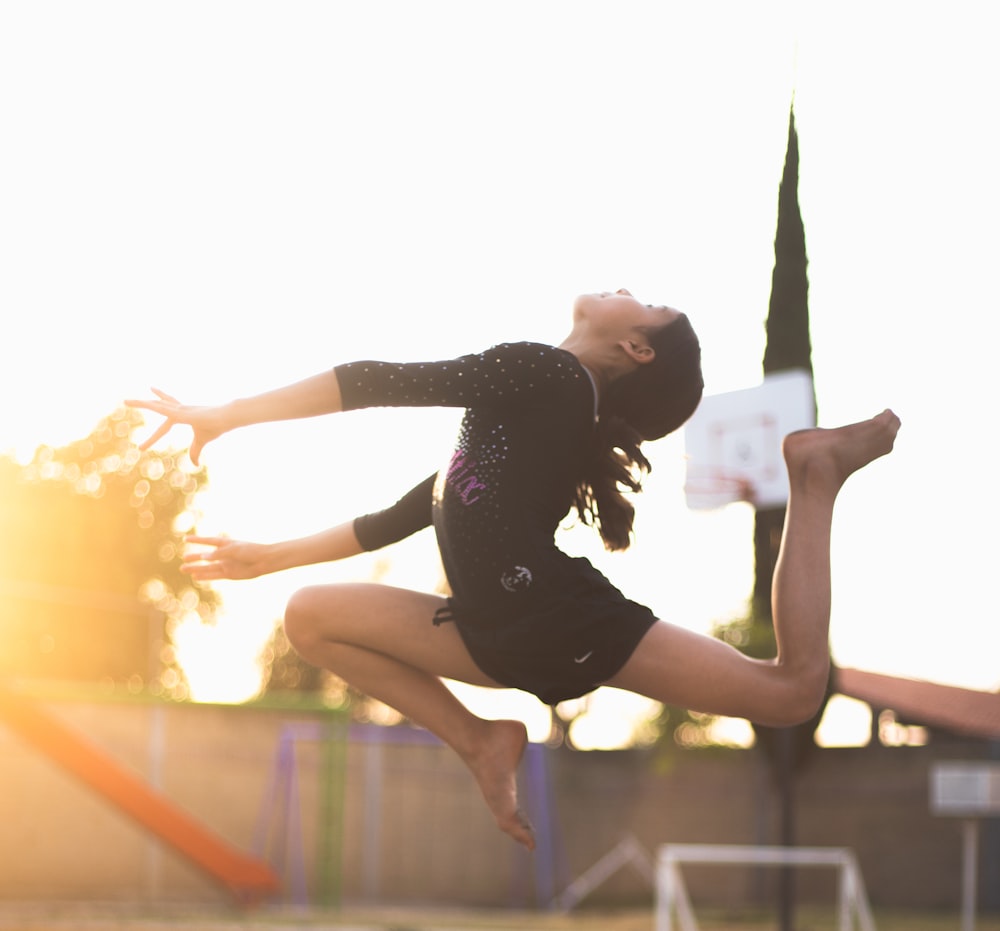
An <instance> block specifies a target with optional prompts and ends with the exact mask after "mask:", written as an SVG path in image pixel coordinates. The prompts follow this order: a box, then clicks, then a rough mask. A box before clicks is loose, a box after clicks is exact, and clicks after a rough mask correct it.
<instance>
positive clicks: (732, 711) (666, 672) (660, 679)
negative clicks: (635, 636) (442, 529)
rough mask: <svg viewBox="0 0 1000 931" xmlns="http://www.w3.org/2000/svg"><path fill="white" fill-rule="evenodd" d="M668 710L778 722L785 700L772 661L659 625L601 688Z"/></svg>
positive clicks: (657, 623)
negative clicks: (644, 698) (643, 698)
mask: <svg viewBox="0 0 1000 931" xmlns="http://www.w3.org/2000/svg"><path fill="white" fill-rule="evenodd" d="M604 684H605V685H609V686H612V687H614V688H620V689H626V690H628V691H630V692H637V693H638V694H640V695H645V696H647V697H648V698H652V699H654V700H656V701H660V702H663V703H664V704H667V705H675V706H678V707H682V708H688V709H690V710H692V711H702V712H707V713H710V714H719V715H726V716H729V717H740V718H749V719H750V720H754V721H758V722H761V723H768V722H769V721H772V720H776V718H777V717H780V716H781V714H782V707H783V705H784V704H785V702H786V700H787V698H788V695H787V694H786V693H787V691H788V690H787V688H786V685H785V682H784V679H783V677H782V676H781V675H780V674H779V671H778V669H777V667H776V666H775V664H774V662H773V661H769V660H758V659H752V658H751V657H748V656H745V655H744V654H742V653H740V652H739V650H736V649H735V648H733V647H732V646H730V645H729V644H728V643H723V642H722V641H721V640H716V639H715V638H714V637H709V636H706V635H704V634H698V633H695V632H693V631H690V630H686V629H685V628H683V627H678V626H676V625H674V624H669V623H667V622H666V621H657V622H656V624H654V625H653V626H652V627H651V628H650V630H649V632H648V633H647V634H646V636H645V637H643V639H642V640H641V641H640V642H639V645H638V647H636V649H635V651H634V652H633V654H632V656H631V657H630V658H629V659H628V661H627V662H626V663H625V665H624V666H623V667H622V668H621V669H620V670H619V671H618V673H617V674H616V675H615V676H613V677H612V678H611V679H609V680H608V681H607V682H605V683H604Z"/></svg>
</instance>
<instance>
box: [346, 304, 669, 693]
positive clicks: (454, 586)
mask: <svg viewBox="0 0 1000 931" xmlns="http://www.w3.org/2000/svg"><path fill="white" fill-rule="evenodd" d="M685 323H686V321H684V320H679V321H678V322H677V323H675V324H673V325H674V326H676V327H677V330H678V332H681V331H682V330H684V327H685ZM685 332H687V331H686V330H685ZM336 373H337V378H338V381H339V382H340V386H341V396H342V401H343V407H344V409H345V410H351V409H355V408H360V407H372V406H381V405H391V406H408V405H428V404H432V405H436V406H440V405H445V406H457V407H464V408H466V414H465V417H464V419H463V421H462V426H461V430H460V433H459V436H458V440H457V443H456V446H455V449H454V452H453V453H452V455H451V459H450V461H449V462H448V463H447V464H446V466H445V467H444V468H442V470H441V472H440V473H439V475H438V478H437V483H436V485H435V487H434V492H433V508H432V509H431V508H425V509H423V510H424V511H425V513H426V515H427V516H428V517H431V516H432V517H433V522H434V527H435V531H436V534H437V541H438V547H439V550H440V552H441V557H442V561H443V563H444V568H445V573H446V575H447V578H448V582H449V584H450V586H451V591H452V598H451V599H450V600H449V605H448V607H447V608H443V609H441V610H440V611H439V612H438V613H437V617H436V620H437V621H438V622H440V621H441V620H442V619H444V618H447V619H448V620H454V621H455V623H456V624H457V625H458V630H459V632H460V633H461V634H462V639H463V640H464V641H465V645H466V647H468V650H469V653H470V654H471V655H472V658H473V659H474V660H475V662H476V664H477V665H478V666H479V668H480V669H482V670H483V672H485V673H487V674H488V675H489V676H490V677H491V678H493V679H495V680H496V681H497V682H500V683H502V684H503V685H508V686H513V687H516V688H521V689H524V690H525V691H529V692H532V693H534V694H535V695H537V696H538V697H539V698H540V699H542V700H543V701H545V702H547V703H550V704H556V703H558V702H559V701H562V700H563V699H566V698H575V697H577V696H579V695H582V694H584V693H585V692H589V691H591V690H592V689H594V688H595V687H596V686H597V685H598V684H599V683H601V682H604V681H606V680H607V679H609V678H610V677H611V676H612V675H614V674H615V673H616V672H617V671H618V670H619V669H620V668H621V666H622V665H623V664H624V662H625V660H626V659H628V657H629V655H630V654H631V653H632V650H633V649H634V648H635V646H636V644H637V643H638V642H639V641H640V640H641V639H642V637H643V635H644V634H645V633H646V631H647V630H648V629H649V627H650V626H651V625H652V624H653V623H654V621H655V617H654V616H653V614H652V612H651V611H650V610H649V609H648V608H646V607H643V606H641V605H638V604H636V603H635V602H632V601H629V600H628V599H626V598H625V597H624V596H623V595H622V594H621V592H619V591H618V589H617V588H615V587H614V586H612V585H611V584H610V583H609V582H608V581H607V579H606V578H605V577H604V576H603V575H602V574H601V573H599V572H598V571H597V570H596V569H594V568H593V566H592V565H591V564H590V563H589V561H588V560H586V559H583V558H577V559H572V558H570V557H569V556H567V555H565V554H564V553H563V552H561V551H560V550H559V549H558V548H557V547H556V544H555V541H554V535H555V532H556V529H557V526H558V524H559V522H560V521H561V520H562V519H563V518H564V517H565V516H566V514H567V512H568V511H569V510H570V509H571V508H572V506H573V502H574V499H575V494H576V489H577V486H578V485H579V483H580V480H581V463H584V462H586V461H587V460H588V458H589V457H590V455H591V447H592V445H593V443H594V442H595V431H596V423H597V419H598V418H597V409H598V405H597V395H596V385H595V384H594V381H593V378H592V377H591V376H590V375H589V374H588V373H587V370H586V369H585V368H584V367H583V366H582V365H581V364H580V362H579V361H578V360H577V358H576V357H575V356H573V355H572V354H571V353H569V352H567V351H565V350H563V349H556V348H553V347H551V346H544V345H539V344H537V343H514V344H503V345H500V346H494V347H492V348H491V349H489V350H487V351H486V352H481V353H477V354H474V355H469V356H463V357H461V358H459V359H454V360H449V361H446V362H438V363H415V364H414V363H411V364H389V363H383V362H358V363H352V364H349V365H342V366H338V367H337V369H336ZM421 487H423V486H421ZM403 501H404V502H405V501H406V499H403ZM403 513H405V511H404V512H403ZM422 516H423V515H422ZM355 527H356V529H357V524H356V525H355Z"/></svg>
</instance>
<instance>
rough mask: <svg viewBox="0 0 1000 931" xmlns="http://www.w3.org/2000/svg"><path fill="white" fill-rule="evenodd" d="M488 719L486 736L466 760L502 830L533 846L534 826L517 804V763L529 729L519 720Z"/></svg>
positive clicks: (525, 844)
mask: <svg viewBox="0 0 1000 931" xmlns="http://www.w3.org/2000/svg"><path fill="white" fill-rule="evenodd" d="M485 723H486V726H487V731H486V739H485V741H484V742H483V745H482V747H481V748H480V750H479V751H478V753H477V754H476V755H475V756H474V757H471V758H467V759H466V764H467V765H468V767H469V769H470V770H472V775H473V776H475V777H476V782H478V783H479V789H480V791H481V792H482V793H483V798H484V799H485V801H486V805H487V806H488V807H489V809H490V811H491V812H493V817H494V818H496V822H497V826H498V827H499V828H500V830H501V831H504V832H506V833H507V834H509V835H510V836H511V837H513V838H514V840H516V841H517V842H518V843H520V844H524V846H525V847H527V848H528V850H534V849H535V832H534V829H533V828H532V827H531V822H529V821H528V819H527V817H526V816H525V814H524V812H523V811H521V809H520V808H519V807H518V804H517V767H518V765H519V764H520V762H521V757H522V756H523V755H524V748H525V746H526V745H527V743H528V732H527V730H526V729H525V726H524V725H523V724H522V723H521V722H520V721H487V722H485Z"/></svg>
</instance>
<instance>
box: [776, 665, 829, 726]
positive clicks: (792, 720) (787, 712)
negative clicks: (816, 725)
mask: <svg viewBox="0 0 1000 931" xmlns="http://www.w3.org/2000/svg"><path fill="white" fill-rule="evenodd" d="M829 677H830V667H829V664H822V665H818V666H817V667H816V668H815V669H810V670H806V671H802V672H799V673H797V674H796V675H795V676H794V677H793V679H792V681H791V683H790V685H789V689H788V693H787V696H786V701H785V702H784V707H783V709H782V714H781V716H782V718H783V719H784V720H782V721H780V722H779V723H778V726H780V727H791V726H793V725H796V724H805V723H806V722H807V721H810V720H812V718H814V717H815V716H816V714H817V712H819V710H820V708H822V707H823V702H824V701H825V700H826V692H827V685H828V683H829Z"/></svg>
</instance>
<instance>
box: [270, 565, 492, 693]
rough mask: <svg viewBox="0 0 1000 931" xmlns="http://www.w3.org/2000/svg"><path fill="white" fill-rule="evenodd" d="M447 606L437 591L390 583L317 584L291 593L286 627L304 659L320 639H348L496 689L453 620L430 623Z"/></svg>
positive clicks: (441, 673)
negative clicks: (451, 621) (428, 592)
mask: <svg viewBox="0 0 1000 931" xmlns="http://www.w3.org/2000/svg"><path fill="white" fill-rule="evenodd" d="M445 606H446V601H445V599H444V598H443V597H441V596H440V595H430V594H427V593H426V592H415V591H410V590H409V589H404V588H395V587H392V586H389V585H378V584H375V583H351V584H342V585H315V586H311V587H309V588H304V589H301V590H300V591H298V592H296V593H295V594H294V595H293V596H292V598H291V600H290V601H289V603H288V608H287V610H286V614H285V626H286V630H287V631H288V637H289V640H290V641H291V642H292V645H293V646H295V647H296V649H298V650H299V651H300V652H302V653H303V654H306V655H307V658H308V654H309V653H311V652H312V651H313V649H314V648H315V649H320V650H322V647H323V644H324V643H342V644H349V645H351V646H356V647H362V648H364V649H367V650H372V651H374V652H377V653H382V654H384V655H386V656H391V657H392V658H394V659H397V660H400V661H401V662H403V663H406V664H407V665H409V666H413V667H415V668H417V669H421V670H423V671H424V672H428V673H430V674H432V675H435V676H440V677H443V678H446V679H455V680H457V681H460V682H468V683H470V684H472V685H482V686H487V687H493V688H500V687H501V686H500V685H499V683H497V682H496V681H495V680H493V679H491V678H490V677H489V676H488V675H486V673H484V672H483V671H482V670H481V669H480V668H479V667H478V666H477V665H476V663H475V661H474V660H473V659H472V657H471V656H470V655H469V651H468V649H467V648H466V646H465V643H464V642H463V641H462V637H461V635H460V634H459V632H458V630H457V628H456V627H455V625H454V624H453V623H450V622H446V623H442V624H439V625H436V624H435V623H434V615H435V612H437V611H438V610H439V609H440V608H443V607H445Z"/></svg>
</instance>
